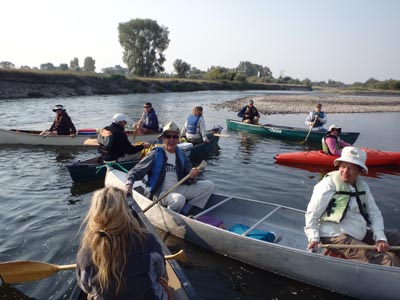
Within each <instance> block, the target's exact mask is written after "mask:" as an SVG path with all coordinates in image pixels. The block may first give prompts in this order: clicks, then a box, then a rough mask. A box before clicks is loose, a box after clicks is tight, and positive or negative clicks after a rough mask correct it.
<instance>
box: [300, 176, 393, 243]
mask: <svg viewBox="0 0 400 300" xmlns="http://www.w3.org/2000/svg"><path fill="white" fill-rule="evenodd" d="M363 184H364V187H365V193H366V199H367V201H366V212H367V213H368V217H369V221H370V222H371V224H370V225H369V228H370V229H371V231H372V232H373V233H374V240H375V241H378V240H383V241H387V240H386V236H385V233H384V225H383V218H382V214H381V211H380V210H379V208H378V206H377V205H376V203H375V199H374V197H373V195H372V194H371V192H370V189H369V187H368V185H367V184H366V183H365V182H364V181H363ZM349 188H350V190H351V191H355V189H354V188H353V187H352V186H351V185H349ZM335 192H336V186H335V184H334V183H333V181H332V178H331V176H327V177H325V178H324V179H322V180H321V181H320V182H319V183H317V184H316V185H315V186H314V191H313V194H312V196H311V200H310V202H309V204H308V207H307V212H306V214H305V220H306V222H305V227H304V232H305V234H306V236H307V238H308V241H317V242H318V241H319V238H320V236H321V237H332V236H337V235H339V234H341V233H345V234H348V235H350V236H352V237H353V238H356V239H359V240H362V239H363V238H364V237H365V234H366V232H367V222H366V221H365V219H364V218H363V216H362V215H361V213H360V210H359V207H358V205H357V200H356V198H355V197H351V198H350V202H349V207H348V210H347V213H346V216H345V217H344V218H343V220H342V221H340V223H335V222H324V221H320V220H319V218H320V217H321V216H322V214H323V213H324V212H325V211H326V208H327V207H328V204H329V202H330V200H331V199H332V197H333V195H334V194H335Z"/></svg>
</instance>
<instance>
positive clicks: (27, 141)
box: [0, 129, 158, 147]
mask: <svg viewBox="0 0 400 300" xmlns="http://www.w3.org/2000/svg"><path fill="white" fill-rule="evenodd" d="M40 133H41V131H39V130H22V129H21V130H20V129H0V145H3V144H10V145H18V144H20V145H44V146H75V147H76V146H83V145H84V142H85V140H88V139H93V140H95V141H96V137H97V131H96V129H91V130H90V131H89V130H82V129H81V130H78V134H76V135H73V136H69V135H47V136H46V135H40ZM126 133H127V135H128V138H129V140H130V141H131V142H132V143H134V142H154V141H156V140H157V137H158V134H145V135H138V134H135V135H134V134H133V132H132V131H126Z"/></svg>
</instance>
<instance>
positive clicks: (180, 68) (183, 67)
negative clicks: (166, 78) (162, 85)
mask: <svg viewBox="0 0 400 300" xmlns="http://www.w3.org/2000/svg"><path fill="white" fill-rule="evenodd" d="M173 67H174V69H175V72H176V73H177V74H178V77H180V78H184V77H186V76H187V75H188V74H189V72H190V68H191V66H190V65H189V64H188V63H187V62H184V61H183V60H182V59H176V60H175V61H174V63H173Z"/></svg>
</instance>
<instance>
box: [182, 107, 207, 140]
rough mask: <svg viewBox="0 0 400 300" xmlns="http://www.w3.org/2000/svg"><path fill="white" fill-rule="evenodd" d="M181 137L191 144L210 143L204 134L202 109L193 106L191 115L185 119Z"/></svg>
mask: <svg viewBox="0 0 400 300" xmlns="http://www.w3.org/2000/svg"><path fill="white" fill-rule="evenodd" d="M181 136H184V137H186V140H187V141H188V142H190V143H193V144H199V143H203V142H205V143H208V142H210V141H209V139H208V137H207V134H206V123H205V121H204V117H203V107H201V106H195V107H194V108H193V109H192V113H191V114H190V115H189V116H188V117H187V119H186V122H185V125H184V126H183V127H182V130H181Z"/></svg>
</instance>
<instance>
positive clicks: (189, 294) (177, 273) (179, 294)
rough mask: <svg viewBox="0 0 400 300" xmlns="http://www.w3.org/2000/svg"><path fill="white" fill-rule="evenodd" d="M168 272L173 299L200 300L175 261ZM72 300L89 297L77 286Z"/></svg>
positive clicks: (134, 206) (136, 213) (141, 215)
mask: <svg viewBox="0 0 400 300" xmlns="http://www.w3.org/2000/svg"><path fill="white" fill-rule="evenodd" d="M128 202H129V205H130V207H131V208H132V213H133V215H134V216H135V217H136V218H137V219H138V220H139V223H140V224H141V226H142V227H144V228H146V229H147V230H148V231H150V232H151V233H152V234H153V235H154V236H155V237H156V239H157V241H158V242H159V243H160V245H161V247H162V249H163V252H164V255H170V254H171V252H170V251H169V249H168V248H167V246H166V245H165V244H164V243H163V241H162V240H161V238H160V237H159V235H158V233H157V232H156V229H155V228H154V227H153V225H152V224H151V223H150V221H149V220H148V219H147V217H146V216H145V214H144V213H143V211H142V210H141V208H140V207H139V206H138V205H137V203H136V202H135V201H134V200H133V199H132V197H130V198H128ZM166 270H167V274H168V286H169V290H170V293H171V296H172V298H171V299H174V300H192V299H193V300H199V299H200V298H199V296H198V295H197V294H196V292H195V291H194V289H193V287H192V285H191V283H190V281H189V280H188V279H187V277H186V275H185V274H184V272H183V271H182V269H181V267H180V266H179V264H178V263H177V262H176V261H175V260H167V261H166ZM69 299H70V300H84V299H87V295H86V294H85V293H84V292H83V291H82V290H81V289H80V288H79V286H78V285H77V284H76V285H75V288H74V289H73V291H72V294H71V296H70V298H69Z"/></svg>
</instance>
